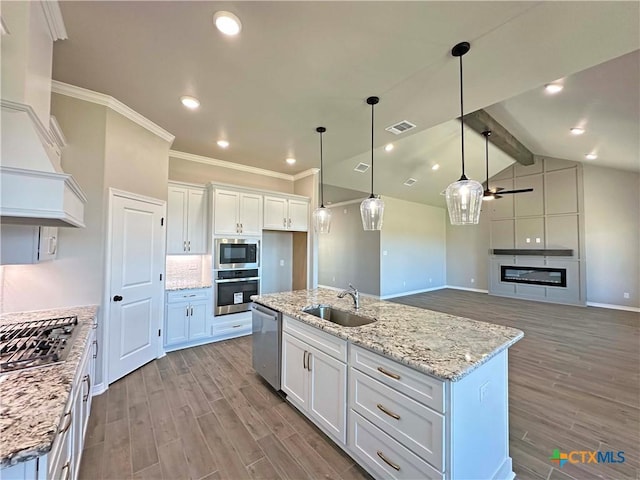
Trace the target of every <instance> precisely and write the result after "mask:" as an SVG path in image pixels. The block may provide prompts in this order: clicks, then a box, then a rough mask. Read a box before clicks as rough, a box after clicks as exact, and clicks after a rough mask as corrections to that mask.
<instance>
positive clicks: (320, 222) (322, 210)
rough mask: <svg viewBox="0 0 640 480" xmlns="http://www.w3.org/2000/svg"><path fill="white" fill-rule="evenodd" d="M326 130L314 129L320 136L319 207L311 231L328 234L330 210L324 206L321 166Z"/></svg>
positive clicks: (314, 213) (314, 212)
mask: <svg viewBox="0 0 640 480" xmlns="http://www.w3.org/2000/svg"><path fill="white" fill-rule="evenodd" d="M326 131H327V129H326V128H324V127H318V128H316V132H318V133H319V134H320V206H319V207H318V208H316V209H315V210H314V211H313V229H314V230H315V232H316V233H329V230H331V210H330V209H328V208H326V207H325V206H324V178H323V173H324V167H323V166H322V134H323V133H324V132H326Z"/></svg>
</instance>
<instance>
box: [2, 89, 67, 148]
mask: <svg viewBox="0 0 640 480" xmlns="http://www.w3.org/2000/svg"><path fill="white" fill-rule="evenodd" d="M0 106H2V108H3V109H4V110H13V111H15V112H24V113H26V114H27V116H28V117H29V120H31V123H32V124H33V127H34V128H35V130H36V132H37V133H38V136H39V137H40V139H41V140H42V141H43V142H45V143H46V144H47V145H49V146H51V145H53V144H54V138H53V136H52V134H51V132H50V131H49V130H48V129H47V127H46V126H45V125H44V124H43V123H42V122H41V121H40V117H38V114H36V112H35V110H34V109H33V107H32V106H31V105H27V104H26V103H20V102H14V101H12V100H6V99H4V98H3V99H0Z"/></svg>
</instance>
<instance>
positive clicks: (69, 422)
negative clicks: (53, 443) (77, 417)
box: [58, 412, 71, 435]
mask: <svg viewBox="0 0 640 480" xmlns="http://www.w3.org/2000/svg"><path fill="white" fill-rule="evenodd" d="M64 416H65V417H69V421H68V422H67V424H66V425H65V426H64V428H61V429H60V430H59V431H58V433H59V434H60V435H62V434H63V433H64V432H66V431H67V430H69V427H70V426H71V412H67V413H65V414H64Z"/></svg>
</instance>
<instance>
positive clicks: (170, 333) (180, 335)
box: [164, 288, 211, 346]
mask: <svg viewBox="0 0 640 480" xmlns="http://www.w3.org/2000/svg"><path fill="white" fill-rule="evenodd" d="M210 324H211V288H198V289H191V290H178V291H172V292H167V306H166V315H165V328H164V345H165V346H171V345H178V344H182V343H186V342H191V341H194V340H200V339H203V338H208V337H210V336H211V328H210V327H209V325H210Z"/></svg>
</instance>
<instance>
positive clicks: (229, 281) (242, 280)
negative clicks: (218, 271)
mask: <svg viewBox="0 0 640 480" xmlns="http://www.w3.org/2000/svg"><path fill="white" fill-rule="evenodd" d="M248 280H260V277H248V278H226V279H222V280H219V279H215V280H214V282H216V283H234V282H246V281H248Z"/></svg>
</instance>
